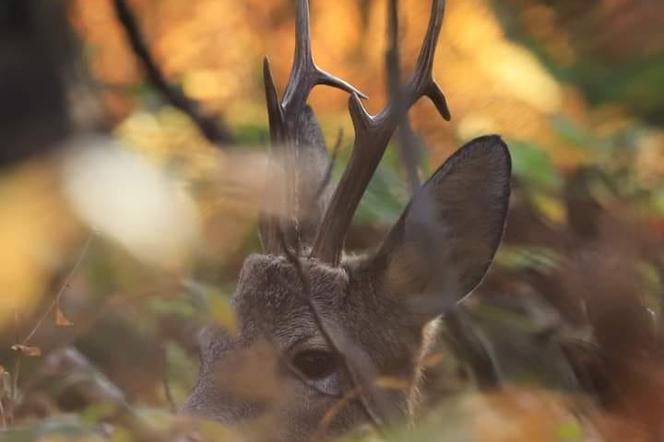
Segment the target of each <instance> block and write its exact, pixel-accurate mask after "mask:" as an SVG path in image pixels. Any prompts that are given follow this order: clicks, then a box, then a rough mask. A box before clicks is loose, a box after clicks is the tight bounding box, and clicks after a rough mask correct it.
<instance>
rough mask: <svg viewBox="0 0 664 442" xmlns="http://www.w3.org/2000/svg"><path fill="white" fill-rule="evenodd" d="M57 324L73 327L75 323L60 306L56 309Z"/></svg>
mask: <svg viewBox="0 0 664 442" xmlns="http://www.w3.org/2000/svg"><path fill="white" fill-rule="evenodd" d="M55 325H57V326H58V327H72V326H73V325H74V323H73V322H71V321H70V320H69V319H67V317H66V316H65V314H64V313H62V310H60V307H57V308H56V309H55Z"/></svg>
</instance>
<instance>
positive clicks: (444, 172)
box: [184, 0, 510, 441]
mask: <svg viewBox="0 0 664 442" xmlns="http://www.w3.org/2000/svg"><path fill="white" fill-rule="evenodd" d="M443 10H444V1H443V0H433V4H432V9H431V18H430V21H429V26H428V29H427V32H426V35H425V37H424V43H423V45H422V48H421V51H420V54H419V58H418V60H417V64H416V67H415V70H414V73H413V74H412V76H411V77H410V79H409V81H407V82H406V83H405V84H403V85H399V88H400V90H399V93H398V96H399V97H400V98H399V102H400V105H399V104H398V103H395V102H394V101H395V100H392V101H391V103H390V104H388V105H387V106H386V107H385V108H384V109H383V110H382V111H381V112H380V113H378V114H377V115H375V116H372V115H370V114H368V113H367V111H366V110H365V109H364V107H363V105H362V102H361V98H363V95H362V94H361V93H360V92H359V91H358V90H357V89H355V88H354V87H353V86H351V85H349V84H348V83H346V82H344V81H343V80H340V79H338V78H336V77H334V76H332V75H330V74H328V73H327V72H325V71H323V70H321V69H319V68H318V67H317V66H316V64H315V63H314V60H313V57H312V52H311V45H310V37H309V13H308V1H307V0H298V3H297V25H296V47H295V56H294V62H293V67H292V71H291V75H290V79H289V81H288V85H287V87H286V91H285V93H284V95H283V98H282V99H281V100H279V99H278V95H277V92H276V88H275V86H274V82H273V79H272V74H271V72H270V66H269V63H268V61H267V60H266V61H265V63H264V77H265V88H266V97H267V107H268V116H269V123H270V133H271V141H272V145H273V150H274V152H275V154H276V155H275V160H274V161H275V164H276V165H277V166H278V167H277V169H280V170H281V171H282V172H283V173H280V174H277V175H275V177H274V179H275V180H276V179H284V180H285V181H286V185H285V186H283V188H284V189H286V191H284V192H283V193H282V194H280V195H279V196H278V197H274V196H271V198H270V199H271V200H270V201H268V203H269V204H268V205H267V206H266V207H268V206H269V209H267V208H266V209H265V210H264V211H263V213H262V215H261V217H260V235H261V242H262V245H263V254H259V255H252V256H250V257H248V258H247V259H246V261H245V263H244V266H243V268H242V271H241V273H240V277H239V281H238V284H237V288H236V291H235V294H234V297H233V303H234V308H235V311H236V314H237V316H238V318H239V322H240V327H239V331H237V332H236V333H231V332H229V331H225V330H223V329H221V328H220V327H217V326H211V327H209V328H208V329H206V330H205V331H204V332H203V333H202V337H201V355H202V357H201V359H202V363H201V370H200V377H199V380H198V383H197V385H196V386H195V388H194V390H193V392H192V393H191V395H190V397H189V399H188V400H187V402H186V404H185V406H184V412H186V413H190V414H195V415H201V416H204V417H207V418H211V419H215V420H218V421H221V422H224V423H230V424H238V425H242V424H244V423H246V424H247V425H248V426H249V425H252V426H253V427H254V428H256V427H257V428H259V430H258V431H260V428H262V429H266V428H269V430H267V431H268V432H267V433H260V434H261V435H260V436H257V437H258V438H261V439H268V440H288V441H297V440H308V439H311V438H313V437H314V436H315V435H318V436H327V435H333V434H338V433H340V432H342V431H345V430H347V429H349V428H351V427H353V426H356V425H358V424H360V423H362V422H370V423H373V424H376V425H382V424H384V423H387V422H390V421H391V420H392V419H395V418H398V417H399V416H403V415H405V414H406V413H407V411H408V409H409V400H410V398H411V396H412V394H413V392H414V391H416V390H417V387H418V373H419V366H418V361H419V360H421V358H422V355H423V354H424V353H425V352H426V342H425V341H426V339H425V336H424V332H423V329H424V328H425V326H426V325H427V324H430V323H431V322H432V321H434V320H437V318H439V317H440V316H441V315H444V313H445V312H446V309H447V308H449V307H451V306H453V305H454V304H455V303H457V302H458V301H460V300H461V299H462V298H463V297H465V296H466V295H467V294H468V293H470V292H471V291H472V290H473V289H474V287H475V286H476V285H477V284H478V283H479V282H480V280H481V279H482V278H483V276H484V274H485V273H486V271H487V269H488V267H489V265H490V263H491V261H492V258H493V255H494V253H495V251H496V249H497V247H498V245H499V243H500V240H501V237H502V233H503V229H504V223H505V216H506V212H507V205H508V199H509V194H510V156H509V153H508V150H507V147H506V145H505V144H504V143H503V142H502V141H501V139H500V138H499V137H498V136H485V137H481V138H477V139H475V140H473V141H471V142H469V143H468V144H466V145H464V146H463V147H461V148H460V149H459V150H458V151H457V152H456V153H455V154H454V155H452V157H450V158H449V159H448V160H447V161H446V162H445V163H444V164H443V165H442V166H441V167H440V168H439V169H438V170H437V171H436V172H435V173H434V174H433V176H432V177H431V178H430V179H429V180H428V181H427V182H426V183H425V184H424V185H422V186H421V187H420V188H419V190H417V191H416V192H415V194H414V196H413V197H412V199H411V201H410V203H409V204H408V206H407V208H406V209H405V211H404V212H403V214H402V215H401V217H400V219H399V220H398V221H397V223H396V224H395V225H394V227H393V228H392V229H391V231H390V232H389V234H388V235H387V237H386V239H385V240H384V242H383V244H382V245H381V246H380V247H378V248H377V250H376V251H374V252H372V253H368V254H366V255H364V256H356V257H349V256H346V255H345V254H344V253H343V245H344V238H345V235H346V232H347V230H348V228H349V226H350V224H351V221H352V218H353V214H354V212H355V210H356V208H357V206H358V204H359V201H360V199H361V197H362V194H363V193H364V191H365V189H366V187H367V185H368V183H369V180H370V178H371V176H372V175H373V173H374V171H375V169H376V167H377V166H378V164H379V162H380V160H381V157H382V156H383V153H384V152H385V149H386V147H387V144H388V142H389V140H390V138H391V136H392V134H393V132H394V131H395V128H396V127H397V125H398V124H399V121H400V119H402V118H403V116H404V115H405V112H407V110H408V109H409V108H410V107H411V106H412V105H413V104H414V103H415V102H416V101H418V100H419V98H421V97H423V96H427V97H429V98H430V99H431V101H432V102H433V104H434V105H435V106H436V108H437V109H438V111H439V112H440V114H441V115H442V116H443V117H444V118H445V119H449V116H450V115H449V111H448V109H447V104H446V101H445V97H444V95H443V93H442V91H441V90H440V88H439V87H438V85H437V84H436V82H435V81H434V79H433V74H432V66H433V60H434V55H435V50H436V45H437V40H438V36H439V33H440V29H441V25H442V19H443ZM318 84H326V85H331V86H334V87H337V88H340V89H343V90H345V91H347V92H349V93H350V94H351V97H350V104H349V109H350V115H351V117H352V121H353V125H354V129H355V143H354V147H353V151H352V154H351V158H350V161H349V164H348V166H347V168H346V170H345V173H344V174H343V177H342V178H341V181H340V182H339V184H338V186H337V187H336V189H335V190H334V192H331V190H330V189H328V187H329V186H328V181H329V179H328V178H329V164H330V159H329V158H328V156H327V149H326V147H325V144H324V141H323V137H322V135H321V131H320V128H319V126H318V123H317V122H316V118H315V115H314V113H313V111H312V110H311V108H309V107H308V106H307V103H306V102H307V97H308V95H309V93H310V91H311V89H312V88H313V87H314V86H316V85H318ZM303 166H304V167H303ZM275 206H277V207H278V210H273V209H274V208H275ZM275 214H276V215H275ZM387 380H389V382H387Z"/></svg>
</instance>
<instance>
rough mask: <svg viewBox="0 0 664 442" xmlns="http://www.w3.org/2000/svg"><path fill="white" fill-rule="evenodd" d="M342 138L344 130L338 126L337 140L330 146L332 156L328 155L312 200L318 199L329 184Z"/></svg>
mask: <svg viewBox="0 0 664 442" xmlns="http://www.w3.org/2000/svg"><path fill="white" fill-rule="evenodd" d="M343 139H344V130H343V128H339V132H338V133H337V141H335V143H334V147H333V148H332V156H331V157H330V162H329V163H328V165H327V169H326V170H325V174H324V175H323V180H322V181H321V182H320V186H318V190H317V191H316V195H315V197H314V200H316V201H317V200H318V198H320V197H321V195H322V194H323V192H325V189H327V186H328V184H330V181H331V180H332V172H333V171H334V166H335V165H336V163H337V156H338V155H339V149H340V148H341V143H342V142H343Z"/></svg>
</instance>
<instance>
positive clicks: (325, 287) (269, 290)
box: [233, 255, 349, 347]
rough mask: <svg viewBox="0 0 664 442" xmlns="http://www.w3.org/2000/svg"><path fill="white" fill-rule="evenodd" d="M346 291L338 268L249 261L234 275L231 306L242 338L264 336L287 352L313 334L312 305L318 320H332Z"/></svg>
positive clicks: (273, 259) (268, 258)
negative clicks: (268, 336) (272, 339)
mask: <svg viewBox="0 0 664 442" xmlns="http://www.w3.org/2000/svg"><path fill="white" fill-rule="evenodd" d="M298 267H299V268H298ZM348 288H349V278H348V274H347V272H346V271H345V270H344V269H342V268H332V267H330V266H327V265H325V264H322V263H320V262H318V261H317V260H313V259H306V258H302V259H300V260H299V265H295V264H293V263H292V262H290V261H289V260H288V259H287V258H284V257H279V256H272V255H251V256H249V257H248V258H247V259H246V260H245V262H244V265H243V267H242V271H241V272H240V277H239V279H238V284H237V288H236V290H235V294H234V295H233V305H234V308H235V312H236V314H237V315H238V319H239V320H240V323H241V327H242V331H243V334H244V335H245V337H250V336H255V335H259V334H268V335H270V336H271V337H273V338H275V339H277V340H278V342H276V343H277V344H279V345H280V346H282V347H289V346H290V345H292V344H293V343H294V342H297V341H301V340H303V339H306V338H308V337H312V336H315V335H317V334H318V332H317V329H318V328H317V326H316V323H315V320H314V318H313V315H312V311H311V308H312V305H315V307H316V310H317V311H318V312H319V313H320V315H322V316H324V317H326V318H328V319H329V320H337V319H338V318H339V317H340V315H342V312H343V308H344V307H343V306H344V303H345V302H344V301H345V299H346V297H347V295H348Z"/></svg>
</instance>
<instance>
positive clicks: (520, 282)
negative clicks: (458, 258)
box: [0, 0, 664, 441]
mask: <svg viewBox="0 0 664 442" xmlns="http://www.w3.org/2000/svg"><path fill="white" fill-rule="evenodd" d="M115 3H116V2H114V1H113V0H4V1H3V2H2V5H0V23H1V25H0V35H1V36H2V38H0V98H1V99H0V115H1V116H2V118H0V167H1V169H0V244H2V247H0V289H1V290H2V293H0V377H1V379H2V382H0V404H1V405H2V406H1V407H0V415H1V422H0V424H1V425H2V427H17V428H18V427H21V425H23V426H22V427H21V428H23V430H22V431H24V432H23V433H20V435H18V436H15V437H16V438H17V439H16V440H24V439H21V438H23V437H25V438H31V437H33V436H34V437H35V438H37V437H38V436H35V434H39V435H43V434H47V433H48V431H46V430H45V429H44V428H45V427H42V426H40V423H44V422H58V423H59V424H58V425H60V426H58V425H54V426H53V425H52V426H51V427H49V428H51V429H53V428H55V429H56V430H57V431H56V430H53V431H55V432H56V433H57V432H58V431H61V430H62V428H66V429H67V431H70V433H65V434H68V435H69V436H71V437H73V436H72V435H74V434H75V435H79V434H87V433H86V432H85V431H86V428H89V427H88V426H89V425H91V423H96V422H101V421H104V419H107V418H108V417H109V416H110V415H111V414H113V413H111V412H109V409H108V408H107V407H106V408H105V407H103V406H100V404H104V403H107V402H109V401H110V402H113V401H114V400H115V399H118V398H121V401H122V402H123V403H125V402H124V401H126V403H128V404H130V405H131V406H132V407H136V409H137V410H152V411H151V412H154V413H157V411H155V410H163V411H164V412H167V411H168V410H169V409H171V408H173V407H174V406H175V404H180V403H181V402H182V401H183V399H184V398H185V397H186V394H187V392H188V390H189V388H191V386H192V384H193V382H194V381H195V378H196V374H197V363H198V356H197V350H196V338H195V336H196V333H197V330H198V329H199V327H200V325H201V324H203V323H205V322H207V321H210V320H215V321H219V322H221V323H223V324H224V325H227V326H232V324H233V323H234V321H235V318H234V317H233V314H232V311H231V309H230V307H229V303H228V299H229V296H230V294H231V293H232V290H233V284H234V280H235V277H236V275H237V271H238V270H239V268H240V266H241V264H242V261H243V258H244V257H245V256H246V255H247V254H248V253H251V252H254V251H258V250H259V248H260V245H259V242H258V239H257V235H256V218H257V205H256V202H257V201H259V200H260V196H261V192H262V188H263V186H264V185H265V183H264V178H265V175H266V173H265V170H266V169H265V166H266V161H265V154H266V152H267V150H268V147H267V146H268V141H269V130H268V125H267V116H266V111H265V104H264V92H263V85H262V70H261V69H262V68H261V64H262V57H263V56H264V55H268V56H269V58H270V60H271V63H272V67H273V71H274V74H275V78H276V82H277V86H278V88H279V89H280V90H283V88H284V87H285V84H286V81H287V79H288V73H289V69H290V64H291V61H292V52H293V32H294V31H293V28H294V23H293V16H294V10H295V3H294V2H293V1H291V0H241V1H238V0H234V1H231V0H196V1H191V0H129V1H127V3H128V5H129V7H130V8H131V11H132V12H133V15H135V18H136V24H137V25H138V28H139V30H140V34H141V38H142V41H143V43H144V44H145V46H146V47H147V48H148V49H149V52H150V53H151V54H152V56H153V58H154V62H155V63H156V65H157V66H158V68H159V70H161V72H162V73H163V76H164V77H165V79H166V80H167V82H168V84H169V85H170V86H171V90H172V91H175V92H174V93H175V94H177V95H179V94H182V95H183V96H186V97H188V98H189V99H191V100H193V102H188V104H190V105H191V107H192V108H193V109H195V111H196V112H198V113H199V114H201V115H203V116H204V117H205V118H209V119H211V120H213V121H214V122H215V123H216V126H217V128H218V129H219V130H218V132H217V133H216V134H215V137H216V138H215V140H214V141H216V142H215V143H212V142H210V138H211V137H209V136H208V137H205V136H204V135H203V134H202V133H201V131H200V130H199V127H198V126H197V125H196V124H194V122H192V119H191V118H189V116H188V115H186V114H185V113H183V112H181V110H179V109H177V108H176V107H174V106H172V101H169V100H168V99H165V96H164V93H163V90H160V89H159V88H156V87H155V82H154V78H152V79H150V77H148V76H146V73H145V69H144V66H143V65H142V64H141V61H140V60H139V59H138V58H137V53H136V48H135V47H134V48H132V45H131V44H130V42H129V40H128V38H127V32H126V26H125V27H123V25H122V24H121V23H120V21H119V20H118V16H117V14H116V9H115V7H116V6H117V5H116V4H115ZM311 3H312V4H311V10H312V11H311V12H312V34H313V48H314V56H315V58H316V61H317V63H318V65H319V66H321V67H322V68H323V69H325V70H328V71H330V72H332V73H335V74H336V75H338V76H340V77H342V78H344V79H346V80H348V81H350V82H351V83H352V84H354V85H355V86H357V87H358V88H359V89H360V90H361V91H363V92H364V93H365V94H367V95H368V96H369V97H370V98H369V100H368V101H367V102H366V106H367V108H368V110H369V111H371V112H377V111H378V110H380V109H381V108H382V106H383V105H384V104H385V101H386V95H387V94H386V78H385V68H384V57H385V51H386V41H387V40H386V14H387V12H386V11H387V1H385V0H335V1H333V2H332V1H322V0H312V2H311ZM429 9H430V3H429V2H428V1H422V0H402V1H401V2H400V14H401V15H400V16H401V29H400V31H401V37H402V41H401V51H402V65H403V69H404V71H406V72H407V71H408V70H409V69H410V68H411V67H412V66H413V64H414V62H415V58H416V57H417V52H418V50H419V46H420V44H421V38H422V36H423V34H424V30H425V28H426V23H427V21H428V17H429ZM125 25H126V24H125ZM663 29H664V3H662V2H660V1H657V0H640V1H635V0H592V1H585V2H578V1H574V0H501V1H491V0H449V1H448V4H447V9H446V15H445V23H444V26H443V32H442V35H441V39H440V42H439V49H438V52H437V58H436V65H435V68H434V71H435V77H436V79H437V80H438V82H439V84H440V85H441V86H442V88H443V90H444V91H445V93H446V96H447V99H448V103H449V106H450V109H451V111H452V121H451V122H450V123H447V122H444V121H443V120H442V119H441V118H440V117H439V116H438V115H437V113H436V111H435V108H434V107H433V106H432V105H431V103H429V102H428V101H426V100H422V101H421V102H419V103H418V104H417V105H416V106H415V108H414V109H413V111H412V112H411V114H410V115H411V119H412V124H413V126H414V128H415V130H416V132H417V134H418V135H419V137H420V138H421V144H422V146H425V149H424V153H425V154H424V155H423V158H422V161H421V164H420V172H421V175H422V177H426V176H428V174H429V173H430V172H431V171H432V170H435V169H436V168H437V167H438V165H440V164H441V163H442V161H444V159H445V158H447V157H448V156H449V155H450V154H451V153H453V152H454V151H455V150H456V149H457V148H458V146H460V145H462V144H463V143H464V142H466V141H468V140H470V139H471V138H473V137H475V136H478V135H482V134H487V133H499V134H501V135H502V136H503V137H504V139H505V140H506V142H507V143H508V145H509V146H510V150H511V153H512V157H513V172H514V180H513V186H514V195H513V198H512V201H511V209H510V215H509V220H508V228H507V232H506V238H505V243H504V245H503V246H502V247H501V250H500V252H499V254H498V256H497V259H496V263H495V265H494V266H493V268H492V270H491V272H490V275H489V277H488V279H487V280H486V282H485V283H484V284H483V286H482V287H481V288H480V289H479V290H478V293H477V295H476V296H475V297H473V299H471V300H470V302H469V303H468V306H467V308H468V311H469V312H468V314H469V321H470V323H471V324H473V327H475V328H476V329H477V330H478V333H480V334H481V335H482V336H483V341H484V344H483V345H486V346H487V347H489V348H491V349H492V350H491V352H492V354H493V358H494V361H493V362H494V363H495V364H496V365H497V366H499V367H500V371H501V373H502V374H503V375H504V376H505V379H506V382H507V383H508V384H509V385H510V386H513V387H511V388H510V389H508V390H506V392H502V393H491V394H492V396H491V397H490V398H491V400H492V401H493V402H487V400H488V399H485V398H486V397H485V396H484V395H480V396H473V400H472V401H470V402H464V405H463V406H464V407H471V408H472V409H473V410H475V411H477V410H479V409H481V410H483V412H474V413H471V414H470V415H472V418H471V417H468V419H467V420H457V421H456V422H455V424H456V425H457V426H458V427H459V429H458V431H460V432H463V431H466V432H469V433H471V434H473V435H475V436H476V437H477V439H476V440H591V439H588V437H590V436H589V434H590V433H589V431H590V430H588V429H587V425H586V424H587V422H588V421H592V425H588V426H592V428H593V430H592V431H593V433H592V434H601V435H602V437H604V438H607V439H608V440H621V441H622V440H659V439H656V438H653V437H661V436H662V435H663V434H664V427H663V426H662V423H661V422H664V419H662V418H663V417H664V399H663V398H664V395H662V394H661V393H664V375H662V373H664V371H662V370H661V369H662V365H661V361H660V359H661V358H662V356H663V354H662V345H661V344H662V338H663V336H664V334H663V333H662V330H661V326H660V317H661V313H662V301H663V300H664V248H663V247H662V246H664V87H663V84H664V31H663ZM194 102H195V103H194ZM310 103H311V104H312V105H313V107H314V108H315V110H316V112H317V115H318V117H319V119H320V121H321V125H322V128H323V131H324V133H325V135H326V138H327V141H328V144H329V145H330V146H331V145H333V144H334V140H335V139H336V136H337V133H338V131H339V129H343V134H344V136H343V138H342V142H341V148H340V152H339V157H340V161H339V162H338V164H337V168H336V169H337V170H335V174H336V176H339V175H340V173H341V171H342V170H343V165H344V162H345V159H346V158H347V157H348V155H349V153H350V148H351V146H352V142H353V136H352V134H353V131H352V125H351V122H350V118H349V116H348V112H347V96H346V95H345V94H343V93H341V92H338V91H335V90H331V89H328V88H317V89H316V90H315V91H314V93H313V94H312V97H311V100H310ZM407 200H408V186H407V183H406V178H405V171H404V167H403V166H402V163H401V160H400V157H399V155H398V152H397V150H396V149H395V148H388V152H387V154H386V157H385V158H384V160H383V162H382V164H381V167H380V169H379V171H378V172H377V174H376V176H375V177H374V179H373V181H372V183H371V186H370V188H369V191H368V193H367V194H366V195H365V197H364V199H363V201H362V204H361V207H360V209H359V211H358V214H357V216H356V218H355V226H354V228H353V230H352V231H351V233H350V236H349V240H348V242H349V246H350V247H351V248H352V249H356V250H363V249H367V248H371V247H373V246H376V245H377V244H379V242H380V239H381V237H382V235H383V234H384V233H385V231H386V229H387V228H389V226H391V224H392V223H393V222H394V221H395V220H396V219H397V217H398V216H399V215H400V213H401V211H402V210H403V207H404V206H405V204H406V202H407ZM452 347H453V346H452ZM448 350H449V349H447V348H442V349H441V352H442V355H443V360H444V362H443V363H442V365H441V366H440V367H435V368H433V369H432V371H440V372H441V373H443V374H447V375H449V376H442V377H443V378H445V379H446V380H445V381H443V382H442V383H441V384H440V385H437V386H436V387H437V391H438V390H439V391H440V394H441V396H444V397H450V396H454V395H456V396H454V397H460V396H459V395H465V394H467V393H466V392H467V391H470V390H469V388H470V389H471V390H472V388H471V387H468V385H467V384H469V382H466V381H467V379H466V378H468V377H473V376H477V373H473V370H472V367H470V368H468V367H465V364H464V363H463V357H460V354H459V351H448ZM448 355H449V357H448ZM461 356H462V355H461ZM464 370H466V371H464ZM450 373H452V374H453V375H452V374H450ZM432 378H436V377H435V376H432ZM452 378H453V379H454V380H450V379H452ZM572 378H573V381H570V379H572ZM81 385H83V386H84V387H81ZM472 391H475V390H472ZM561 391H562V392H570V391H573V393H570V394H572V395H573V396H576V395H577V394H579V392H581V393H580V394H584V395H585V394H587V395H588V396H589V397H592V398H593V401H592V405H589V406H588V408H587V409H585V410H586V411H585V412H584V413H581V414H582V415H583V416H584V417H583V418H578V415H577V414H566V413H567V411H565V412H564V413H563V411H561V410H568V409H569V407H568V406H567V403H566V402H565V401H566V400H567V396H565V394H563V395H562V396H561ZM460 392H463V393H460ZM463 397H464V398H467V396H463ZM109 398H110V399H109ZM113 398H115V399H113ZM118 400H120V399H118ZM523 401H526V402H528V401H531V402H528V403H530V404H531V405H532V406H531V405H529V406H525V405H524V402H523ZM469 404H470V405H469ZM473 407H474V408H473ZM489 410H491V411H489ZM495 410H498V411H495ZM551 410H557V411H556V412H552V411H551ZM558 411H560V413H561V414H560V416H561V417H560V421H561V422H562V423H560V425H559V426H555V427H551V428H553V429H551V428H550V426H549V423H547V424H544V422H550V421H555V422H558V414H556V413H557V412H558ZM72 413H73V414H72ZM483 413H484V414H483ZM490 413H498V415H499V416H501V419H499V420H500V421H511V420H514V421H518V422H519V423H520V425H521V424H522V425H523V426H522V427H519V428H521V430H519V432H518V434H519V437H521V438H523V439H518V438H516V436H514V434H517V433H509V431H511V430H507V429H505V428H503V429H501V428H499V427H500V425H499V424H498V423H496V422H494V424H492V425H494V427H491V426H489V427H491V428H493V430H491V428H489V427H482V428H480V429H478V427H477V426H474V425H471V424H470V423H469V422H471V421H473V422H475V421H476V420H478V419H480V420H481V419H483V418H486V419H489V420H490V416H489V417H486V416H485V415H487V414H490ZM470 415H469V416H470ZM571 415H573V416H575V417H574V418H570V416H571ZM63 416H66V417H63ZM551 416H555V418H551ZM570 419H571V420H570ZM63 422H65V423H63ZM491 422H493V421H491ZM44 425H46V424H44ZM551 425H553V424H551ZM556 425H557V424H556ZM455 428H456V427H455ZM487 428H489V430H487ZM510 428H513V427H510ZM514 428H516V427H514ZM49 431H51V430H49ZM478 431H479V432H480V433H481V432H482V431H485V432H486V433H482V434H480V435H478V433H477V432H478ZM501 431H502V433H501ZM529 431H530V432H529ZM594 432H596V433H594ZM33 433H34V434H33ZM17 434H18V433H17ZM58 434H60V433H58ZM114 434H116V435H117V434H118V433H117V432H115V433H114ZM505 434H507V436H504V435H505ZM560 434H562V435H563V436H564V437H563V436H560ZM501 435H503V436H501ZM510 435H512V436H514V438H510V437H511V436H510ZM657 435H659V436H657ZM69 436H68V437H69ZM549 436H550V437H551V438H548V437H549ZM559 436H560V437H559ZM500 437H506V438H502V439H501V438H500ZM612 438H614V439H612ZM118 440H128V439H118ZM450 440H458V439H454V438H452V439H450ZM471 440H475V439H471ZM593 440H597V439H593Z"/></svg>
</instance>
